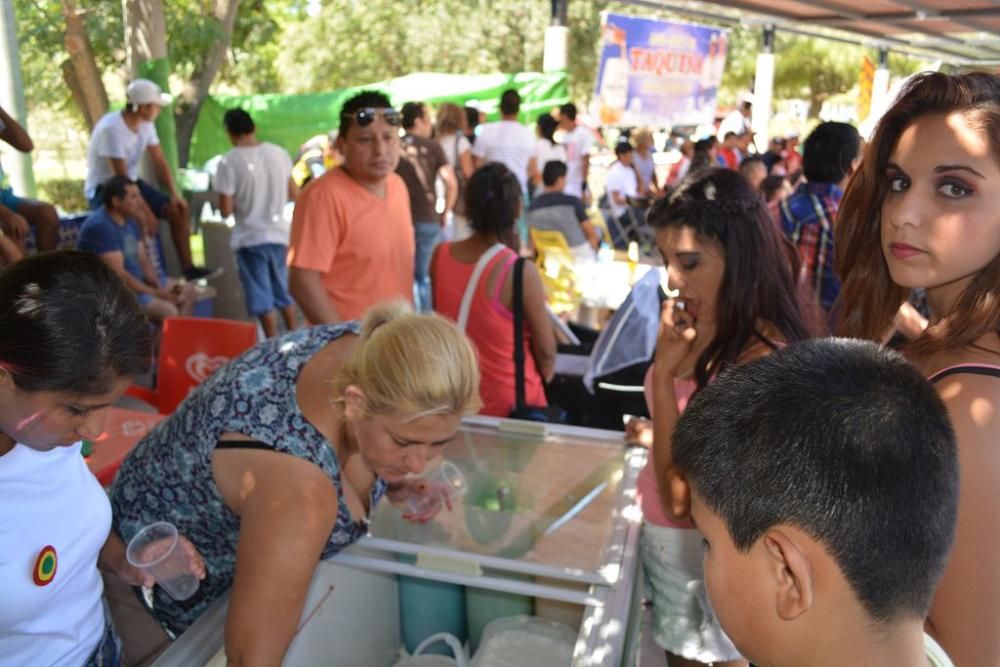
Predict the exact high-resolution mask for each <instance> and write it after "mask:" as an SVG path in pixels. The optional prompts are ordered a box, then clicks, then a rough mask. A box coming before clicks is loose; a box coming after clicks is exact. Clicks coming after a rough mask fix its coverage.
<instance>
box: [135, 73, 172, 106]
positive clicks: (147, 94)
mask: <svg viewBox="0 0 1000 667" xmlns="http://www.w3.org/2000/svg"><path fill="white" fill-rule="evenodd" d="M125 99H126V100H128V103H129V104H155V105H157V106H161V107H165V106H167V105H168V104H170V103H171V102H173V101H174V98H173V97H171V96H170V95H167V94H166V93H164V92H163V89H162V88H160V87H159V86H158V85H156V84H155V83H153V82H152V81H150V80H149V79H136V80H135V81H133V82H132V83H130V84H128V88H126V89H125Z"/></svg>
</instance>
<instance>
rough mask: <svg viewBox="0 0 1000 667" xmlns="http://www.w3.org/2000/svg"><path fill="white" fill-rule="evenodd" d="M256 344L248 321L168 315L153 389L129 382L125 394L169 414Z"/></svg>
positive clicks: (251, 325)
mask: <svg viewBox="0 0 1000 667" xmlns="http://www.w3.org/2000/svg"><path fill="white" fill-rule="evenodd" d="M256 343H257V326H256V325H255V324H252V323H250V322H237V321H234V320H221V319H212V318H205V317H169V318H167V319H166V320H164V322H163V337H162V339H161V341H160V354H159V358H158V359H157V362H156V363H157V379H156V389H155V390H151V389H147V388H145V387H140V386H137V385H132V386H131V387H129V389H128V392H127V393H128V395H129V396H132V397H133V398H138V399H139V400H142V401H145V402H147V403H149V404H150V405H152V406H153V407H155V408H156V409H157V411H158V412H159V413H160V414H170V413H171V412H173V411H174V410H175V409H176V408H177V406H178V405H180V403H181V401H183V400H184V399H185V398H186V397H187V395H188V393H189V392H190V391H191V389H193V388H194V387H195V386H197V385H198V384H200V383H201V382H202V381H204V380H205V379H206V378H208V377H209V376H211V375H212V373H214V372H215V371H216V370H218V369H219V368H220V367H222V366H223V365H225V363H226V362H227V361H229V360H230V359H232V358H234V357H237V356H239V355H240V354H241V353H243V352H244V351H246V350H248V349H249V348H251V347H253V346H254V345H255V344H256Z"/></svg>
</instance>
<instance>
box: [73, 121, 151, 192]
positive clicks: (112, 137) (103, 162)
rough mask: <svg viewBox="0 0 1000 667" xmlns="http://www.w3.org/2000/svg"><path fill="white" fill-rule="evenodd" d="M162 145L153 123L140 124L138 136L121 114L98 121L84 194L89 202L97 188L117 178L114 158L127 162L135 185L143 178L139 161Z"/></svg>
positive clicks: (129, 173) (88, 160)
mask: <svg viewBox="0 0 1000 667" xmlns="http://www.w3.org/2000/svg"><path fill="white" fill-rule="evenodd" d="M159 143H160V138H159V137H158V136H157V134H156V126H155V125H153V124H152V123H148V122H142V123H139V127H138V129H136V130H135V131H134V132H133V131H132V128H130V127H129V126H128V125H126V124H125V118H124V116H122V113H121V112H120V111H112V112H110V113H106V114H104V116H103V117H102V118H101V120H99V121H97V125H95V126H94V131H93V132H91V134H90V144H89V145H88V146H87V181H86V183H84V186H83V193H84V195H86V197H87V199H90V198H91V197H93V196H94V192H95V191H96V190H97V186H98V185H100V184H101V183H103V182H104V181H106V180H108V179H109V178H111V177H112V176H114V175H115V172H114V171H112V170H111V162H110V158H118V159H120V160H125V169H126V173H127V174H128V177H129V178H131V179H132V180H133V181H134V180H136V179H137V178H138V177H139V160H140V159H141V158H142V154H143V153H145V152H146V149H147V148H149V147H150V146H156V145H158V144H159Z"/></svg>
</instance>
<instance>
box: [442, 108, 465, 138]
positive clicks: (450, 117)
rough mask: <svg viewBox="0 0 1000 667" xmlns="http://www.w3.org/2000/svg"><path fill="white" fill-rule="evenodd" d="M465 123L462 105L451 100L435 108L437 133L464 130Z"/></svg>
mask: <svg viewBox="0 0 1000 667" xmlns="http://www.w3.org/2000/svg"><path fill="white" fill-rule="evenodd" d="M466 125H467V123H466V120H465V111H464V110H463V109H462V107H460V106H458V105H457V104H452V103H451V102H445V103H444V104H442V105H441V106H439V107H438V110H437V131H438V134H451V133H452V132H465V127H466Z"/></svg>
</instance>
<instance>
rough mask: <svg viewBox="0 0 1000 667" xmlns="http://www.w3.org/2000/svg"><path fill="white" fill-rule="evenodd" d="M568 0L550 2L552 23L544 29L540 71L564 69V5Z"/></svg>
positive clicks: (566, 36) (566, 43) (566, 34)
mask: <svg viewBox="0 0 1000 667" xmlns="http://www.w3.org/2000/svg"><path fill="white" fill-rule="evenodd" d="M568 3H569V0H552V22H551V23H550V24H549V25H548V26H547V27H546V28H545V43H544V47H543V48H544V50H543V52H542V71H543V72H552V71H555V70H564V69H566V62H567V58H568V55H569V28H568V27H567V26H566V5H567V4H568Z"/></svg>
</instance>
